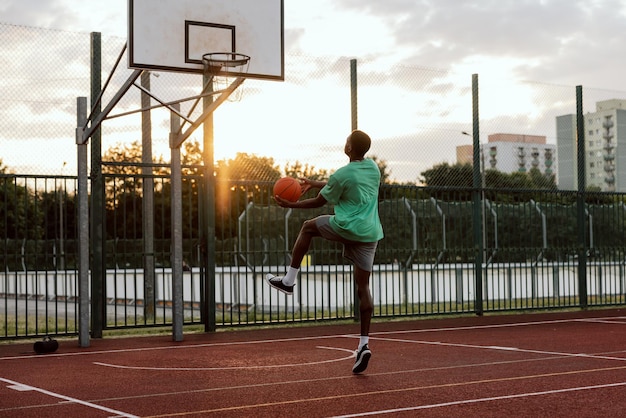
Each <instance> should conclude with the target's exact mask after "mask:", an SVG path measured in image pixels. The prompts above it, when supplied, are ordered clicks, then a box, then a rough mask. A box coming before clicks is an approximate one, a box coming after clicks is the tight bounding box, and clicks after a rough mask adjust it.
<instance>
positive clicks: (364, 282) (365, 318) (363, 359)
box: [352, 265, 374, 373]
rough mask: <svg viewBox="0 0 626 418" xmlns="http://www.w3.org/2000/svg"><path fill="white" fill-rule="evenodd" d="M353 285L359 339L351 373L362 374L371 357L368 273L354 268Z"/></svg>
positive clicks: (371, 302) (370, 304) (371, 305)
mask: <svg viewBox="0 0 626 418" xmlns="http://www.w3.org/2000/svg"><path fill="white" fill-rule="evenodd" d="M354 283H355V284H356V288H357V295H358V297H359V313H360V314H361V339H360V342H359V348H358V350H357V353H356V361H355V363H354V366H353V367H352V373H362V372H363V371H365V369H367V363H368V362H369V360H370V357H372V352H371V351H370V349H369V346H368V342H369V332H370V323H371V321H372V312H373V311H374V302H373V301H372V294H371V293H370V272H369V271H367V270H363V269H362V268H360V267H357V266H356V265H355V266H354Z"/></svg>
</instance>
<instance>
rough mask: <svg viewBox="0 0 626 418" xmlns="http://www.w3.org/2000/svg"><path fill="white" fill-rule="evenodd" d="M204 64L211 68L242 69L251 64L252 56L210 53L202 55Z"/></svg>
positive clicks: (232, 53)
mask: <svg viewBox="0 0 626 418" xmlns="http://www.w3.org/2000/svg"><path fill="white" fill-rule="evenodd" d="M202 62H204V63H205V64H206V65H208V66H209V67H217V68H223V67H241V66H243V65H246V64H247V63H248V62H250V56H249V55H246V54H240V53H238V52H209V53H206V54H203V55H202Z"/></svg>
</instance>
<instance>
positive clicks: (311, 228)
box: [291, 219, 320, 269]
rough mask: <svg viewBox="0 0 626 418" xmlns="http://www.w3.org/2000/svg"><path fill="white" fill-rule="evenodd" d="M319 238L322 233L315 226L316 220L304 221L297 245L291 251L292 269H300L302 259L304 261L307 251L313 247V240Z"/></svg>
mask: <svg viewBox="0 0 626 418" xmlns="http://www.w3.org/2000/svg"><path fill="white" fill-rule="evenodd" d="M319 236H320V232H319V230H318V229H317V225H316V224H315V219H308V220H306V221H304V223H303V224H302V227H301V228H300V232H299V233H298V238H297V239H296V243H295V244H294V245H293V249H292V250H291V267H293V268H297V269H299V268H300V264H302V259H304V256H305V255H306V253H307V251H309V247H310V246H311V239H313V237H319Z"/></svg>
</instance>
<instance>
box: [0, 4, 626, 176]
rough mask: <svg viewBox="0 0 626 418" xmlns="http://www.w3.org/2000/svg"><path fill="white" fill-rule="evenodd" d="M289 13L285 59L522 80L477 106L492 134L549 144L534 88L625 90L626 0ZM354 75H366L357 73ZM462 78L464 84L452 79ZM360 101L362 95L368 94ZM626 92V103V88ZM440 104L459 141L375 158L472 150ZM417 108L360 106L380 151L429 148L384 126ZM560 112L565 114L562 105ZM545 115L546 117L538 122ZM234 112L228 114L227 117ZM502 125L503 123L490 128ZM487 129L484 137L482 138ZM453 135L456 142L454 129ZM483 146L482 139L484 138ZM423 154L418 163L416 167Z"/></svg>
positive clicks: (45, 19) (43, 12) (93, 15)
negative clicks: (516, 132) (519, 131)
mask: <svg viewBox="0 0 626 418" xmlns="http://www.w3.org/2000/svg"><path fill="white" fill-rule="evenodd" d="M199 1H200V0H199ZM203 1H210V0H203ZM284 8H285V9H284V10H285V15H284V23H285V55H286V56H287V57H289V56H291V55H302V56H311V57H317V56H323V57H359V59H360V60H362V61H363V62H364V63H366V64H365V65H364V66H363V71H364V72H367V71H371V72H372V73H374V72H380V71H383V70H385V69H389V68H392V67H394V66H400V67H409V68H411V67H416V68H423V69H443V70H444V71H446V72H447V73H446V75H445V76H443V77H441V79H440V80H439V81H438V82H439V83H441V84H442V85H446V86H448V85H449V86H455V85H457V83H458V84H459V85H460V87H451V89H450V91H451V92H452V93H450V94H454V93H455V92H463V93H462V94H465V95H467V94H468V93H467V86H468V84H469V77H470V75H471V74H474V73H478V74H480V76H481V77H484V78H488V77H492V78H494V79H506V80H513V81H518V82H519V83H520V85H516V84H513V83H507V84H506V87H505V88H506V89H507V92H506V93H507V95H508V96H510V97H515V98H516V100H515V101H514V102H515V104H516V105H517V107H515V105H514V103H512V102H513V101H511V102H509V103H506V102H503V101H502V100H499V99H498V98H497V97H494V98H493V100H489V98H490V97H489V94H490V92H489V90H488V89H486V91H485V93H484V94H485V97H484V98H481V100H484V101H485V102H486V103H487V104H486V105H485V106H483V105H482V104H481V111H482V113H481V117H484V118H485V119H486V122H485V126H486V127H491V126H493V129H498V130H500V129H504V127H505V126H506V123H507V122H510V121H516V124H515V125H514V126H516V127H528V130H529V131H530V132H528V133H530V134H542V132H543V131H544V130H545V131H546V132H545V133H544V135H546V136H547V137H548V142H550V141H551V140H553V139H554V138H553V136H554V134H553V132H550V130H553V125H554V118H553V116H552V114H551V113H550V112H548V110H546V109H545V108H544V107H543V106H536V105H535V104H534V100H536V94H532V93H529V91H530V90H529V86H532V84H533V82H539V83H541V84H542V85H548V86H550V85H554V86H557V87H558V86H564V87H569V86H576V85H583V86H585V87H586V88H591V89H598V91H599V92H602V91H607V94H606V98H613V96H619V94H620V93H621V92H626V77H624V68H625V67H626V54H623V53H622V50H623V48H624V46H623V34H624V30H625V29H626V0H586V1H579V0H385V1H381V0H314V1H305V0H284ZM126 15H127V1H126V0H107V1H84V0H27V1H25V0H19V1H16V0H0V23H5V24H10V25H23V26H28V27H35V28H46V29H52V30H61V31H70V32H85V33H89V32H101V33H102V34H103V36H117V37H120V38H125V37H126V36H127V16H126ZM3 49H4V48H3ZM0 60H2V53H0ZM0 62H1V61H0ZM359 71H360V73H359V74H361V67H360V69H359ZM459 74H460V75H461V76H460V77H461V80H460V81H459V80H458V79H457V78H458V77H459V76H458V75H459ZM323 87H324V86H323V85H318V86H316V88H323ZM273 89H274V90H275V91H276V95H277V96H280V97H281V98H282V100H284V101H291V102H297V101H298V98H297V97H298V92H297V91H295V90H291V89H284V90H283V91H280V89H281V87H280V83H277V85H276V86H275V87H273ZM379 90H380V91H377V92H375V93H374V92H373V93H372V94H377V95H378V96H376V97H377V99H376V100H377V102H379V103H389V102H396V103H401V101H402V92H401V90H400V89H399V88H398V87H397V86H393V85H388V86H387V89H386V90H385V91H382V89H379ZM494 91H497V92H498V93H499V94H502V88H501V87H500V88H499V87H497V86H495V87H494ZM459 94H461V93H459ZM363 96H367V92H366V93H365V94H364V95H363ZM442 96H445V94H443V95H442ZM599 96H602V94H600V95H599ZM360 97H361V95H360ZM621 97H624V98H626V93H623V96H621ZM423 99H424V100H429V101H428V103H431V101H433V100H435V99H433V98H432V97H423ZM440 100H441V99H440V98H438V99H436V101H437V103H436V104H435V105H433V106H432V107H433V108H434V109H433V111H436V112H439V113H438V114H439V115H444V116H445V117H446V118H448V120H449V121H456V120H457V119H458V123H452V122H451V124H450V127H449V128H446V130H448V131H454V132H455V135H456V130H457V129H458V132H459V135H458V138H457V139H455V141H452V142H451V144H450V147H447V148H445V149H444V150H443V151H442V149H434V150H433V151H431V152H426V151H425V152H424V153H423V154H424V155H423V156H421V157H414V158H413V157H412V158H406V148H405V147H404V146H402V145H400V146H396V147H388V148H387V149H388V150H389V151H388V152H385V148H382V147H381V149H380V150H378V152H377V155H381V158H383V159H385V160H386V161H388V162H390V166H391V170H392V175H395V176H397V177H398V178H399V180H415V169H414V168H411V169H410V170H409V171H407V169H405V168H406V167H410V166H412V165H413V164H414V163H415V164H417V165H418V166H419V167H420V169H424V168H427V167H428V166H429V165H430V166H432V165H433V164H434V163H437V162H438V161H441V160H442V154H445V155H446V157H445V158H444V159H447V160H448V161H449V162H454V161H453V158H452V157H451V154H452V153H453V150H454V146H455V145H461V144H464V143H468V138H467V137H463V136H462V135H460V131H461V130H466V131H470V132H471V128H472V127H471V117H470V118H468V117H467V116H469V115H468V114H467V113H468V112H469V111H471V109H470V108H468V107H463V108H462V109H456V110H455V109H454V106H450V108H449V109H448V111H446V112H444V111H443V110H442V109H443V108H445V106H446V104H445V102H443V101H440ZM559 101H560V99H554V100H553V102H552V104H551V105H547V106H546V107H550V106H553V107H554V106H557V105H556V104H554V103H558V102H559ZM244 103H245V104H244ZM255 105H256V106H262V103H261V104H260V103H259V102H256V101H255V100H252V99H250V100H249V103H246V101H245V99H244V100H243V101H242V104H241V106H243V107H245V108H246V109H247V110H248V111H249V110H250V109H249V107H251V106H255ZM301 105H303V104H302V103H301ZM306 105H308V106H329V107H331V110H332V104H331V103H321V104H320V103H317V104H310V103H308V104H306ZM411 107H420V109H419V110H411V111H410V112H409V111H407V115H406V119H407V120H408V119H412V118H416V117H417V119H419V118H420V117H422V116H424V119H423V120H424V121H423V124H428V123H430V122H427V120H428V119H427V118H426V116H425V115H423V114H424V113H425V112H426V110H425V108H426V106H424V103H421V104H419V103H418V104H414V103H406V104H402V106H398V107H393V106H380V104H379V105H378V106H377V107H376V108H375V109H369V108H364V109H363V112H362V114H360V119H359V120H360V122H361V121H363V122H362V123H363V124H364V125H365V128H366V130H368V131H369V132H370V133H371V134H373V135H372V136H373V137H374V138H375V139H380V141H381V144H385V141H391V140H392V138H393V140H394V141H399V142H400V143H402V138H407V139H406V140H407V141H409V139H408V138H412V139H411V141H413V142H407V143H406V146H412V147H417V148H418V149H419V148H420V147H425V146H426V144H427V143H429V142H430V143H432V141H433V140H434V139H433V138H437V135H436V134H434V136H431V137H430V139H429V142H427V141H426V140H425V139H424V142H420V139H419V138H418V139H415V138H416V136H415V135H417V134H416V133H415V132H417V131H419V130H420V129H422V127H423V125H420V124H419V123H417V124H415V123H414V124H413V125H411V124H408V123H407V125H406V126H404V124H402V123H400V124H393V125H394V126H386V127H385V126H383V125H382V124H381V125H377V124H376V122H377V121H379V120H381V119H382V120H383V121H384V120H385V118H386V117H387V115H385V112H386V111H389V112H393V113H398V112H401V109H406V108H409V109H411ZM503 107H506V108H507V116H506V118H502V116H501V115H497V114H498V112H501V111H502V108H503ZM529 109H530V110H529ZM532 109H540V110H536V113H538V114H533V113H534V111H533V110H532ZM588 110H593V109H591V108H589V109H588ZM239 111H240V112H242V111H243V110H241V109H240V110H239ZM556 111H557V113H558V111H559V110H558V109H557V110H556ZM455 112H456V113H459V112H460V113H463V112H465V115H464V116H457V115H456V114H455ZM491 113H493V115H494V116H493V120H494V122H493V125H490V120H489V118H490V114H491ZM568 113H569V112H568ZM543 114H546V115H547V114H549V115H550V116H549V117H548V118H546V120H542V115H543ZM416 115H417V116H416ZM381 116H382V117H381ZM228 117H229V116H228V115H224V118H228ZM463 118H465V120H469V123H470V125H468V123H467V122H463V120H461V119H463ZM498 118H499V119H498ZM496 119H498V122H495V120H496ZM327 125H328V130H329V131H328V132H319V133H318V134H319V135H318V136H333V137H339V139H337V140H335V139H334V138H333V139H327V140H326V142H324V143H321V144H320V145H319V147H320V149H322V150H323V151H324V152H320V155H321V156H322V157H323V154H324V153H325V152H326V151H327V149H326V148H325V147H327V146H329V145H328V144H330V143H332V141H336V142H339V145H338V148H337V149H341V146H342V143H341V142H342V141H343V139H342V138H345V136H346V133H347V132H345V129H344V128H345V126H343V125H341V126H340V123H339V122H337V123H333V122H332V121H329V122H328V124H327ZM294 128H297V126H293V125H291V124H288V123H286V127H285V128H284V129H282V130H277V134H276V135H275V136H276V139H275V141H276V143H275V144H273V145H274V146H277V147H280V144H284V143H285V141H286V137H289V136H290V135H293V133H290V132H289V130H290V129H294ZM412 131H413V132H412ZM488 133H490V132H488V131H487V132H485V135H486V134H488ZM493 133H495V132H493ZM446 135H448V136H450V132H446ZM481 135H482V134H481ZM481 140H482V141H484V138H481ZM0 141H2V142H5V144H9V145H2V144H0V158H2V159H3V160H4V163H5V165H9V166H11V165H16V166H19V165H20V164H22V165H23V162H16V161H14V160H13V155H14V154H12V153H14V152H16V150H15V147H16V145H15V144H17V143H16V142H11V141H8V140H4V139H2V133H1V132H0ZM290 141H291V140H290ZM464 141H465V142H464ZM292 145H294V144H292ZM308 145H311V144H310V143H309V144H308ZM9 146H10V147H11V149H9V148H8V147H9ZM218 147H219V146H218V144H216V153H218V151H220V150H221V151H220V152H223V153H225V154H227V153H228V152H232V150H230V151H228V150H226V148H224V149H223V150H222V149H220V150H218V149H217V148H218ZM295 147H297V144H295ZM68 148H69V150H68V154H67V156H61V157H59V158H58V159H59V160H67V161H63V163H65V162H67V165H66V164H63V167H66V166H67V168H64V169H65V170H67V171H70V172H71V171H72V170H73V167H75V161H74V159H75V157H74V155H75V151H74V150H72V149H71V147H68ZM249 149H250V150H252V151H255V152H256V151H258V152H262V151H263V150H264V149H265V150H267V144H265V148H262V147H260V148H255V144H250V148H249ZM287 149H289V147H287ZM310 152H311V153H313V151H310ZM403 155H404V157H405V158H404V159H403ZM340 157H341V156H340ZM422 157H423V158H422ZM286 158H288V157H286ZM420 158H422V159H421V160H420V161H419V162H414V161H412V159H420ZM337 161H341V160H337ZM333 163H334V161H333ZM36 164H40V165H45V164H47V163H46V162H42V163H36ZM53 165H56V166H59V167H61V165H62V164H61V162H60V161H57V162H55V163H54V164H53ZM403 167H405V168H403ZM418 171H419V170H418Z"/></svg>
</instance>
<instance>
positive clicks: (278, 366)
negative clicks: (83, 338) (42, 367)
mask: <svg viewBox="0 0 626 418" xmlns="http://www.w3.org/2000/svg"><path fill="white" fill-rule="evenodd" d="M315 348H320V349H325V350H338V351H347V352H348V353H350V355H349V356H348V357H341V358H336V359H330V360H320V361H312V362H309V363H290V364H270V365H260V366H232V367H142V366H124V365H121V364H112V363H100V362H96V361H95V362H94V363H93V364H95V365H96V366H104V367H113V368H116V369H130V370H165V371H168V370H169V371H207V370H253V369H275V368H280V367H300V366H314V365H318V364H325V363H335V362H338V361H345V360H350V359H352V358H354V356H355V354H354V351H353V350H347V349H345V348H338V347H322V346H318V347H315Z"/></svg>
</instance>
